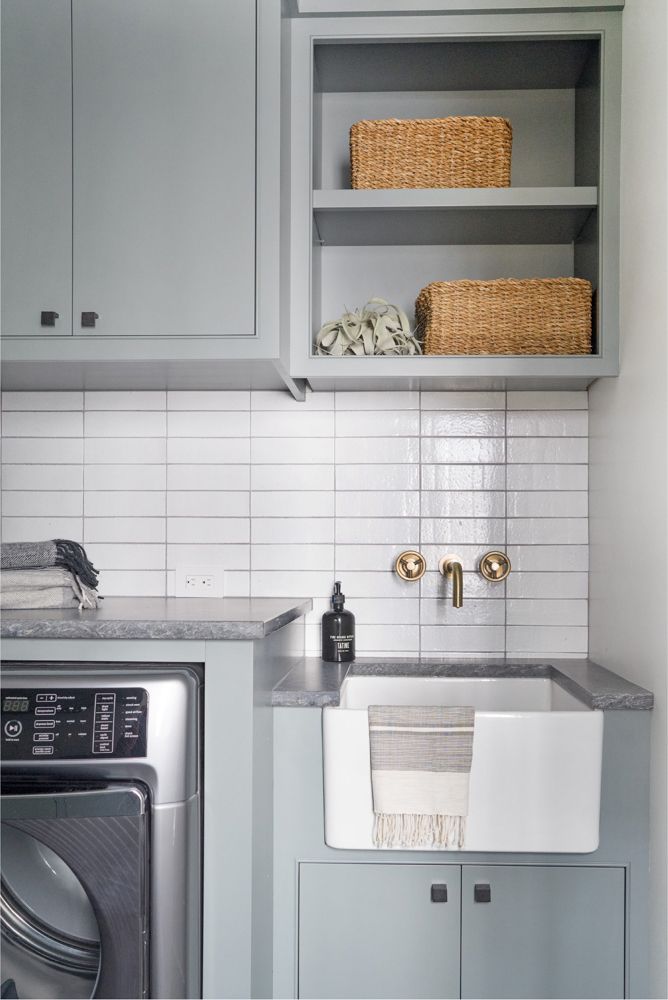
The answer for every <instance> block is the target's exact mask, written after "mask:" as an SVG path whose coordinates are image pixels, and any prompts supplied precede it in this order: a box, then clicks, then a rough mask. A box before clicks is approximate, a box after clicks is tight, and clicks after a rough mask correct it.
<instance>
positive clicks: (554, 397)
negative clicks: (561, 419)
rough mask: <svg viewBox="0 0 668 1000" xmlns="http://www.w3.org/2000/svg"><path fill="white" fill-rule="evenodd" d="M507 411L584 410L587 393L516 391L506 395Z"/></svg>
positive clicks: (586, 403)
mask: <svg viewBox="0 0 668 1000" xmlns="http://www.w3.org/2000/svg"><path fill="white" fill-rule="evenodd" d="M506 405H507V407H508V409H509V410H586V409H587V407H588V405H589V398H588V396H587V391H586V390H582V391H581V392H541V391H529V392H527V391H518V392H509V393H508V402H507V404H506Z"/></svg>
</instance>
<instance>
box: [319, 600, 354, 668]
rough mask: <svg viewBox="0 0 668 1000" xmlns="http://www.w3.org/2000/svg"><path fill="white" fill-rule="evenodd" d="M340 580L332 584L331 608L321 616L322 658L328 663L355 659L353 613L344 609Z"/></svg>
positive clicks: (348, 661)
mask: <svg viewBox="0 0 668 1000" xmlns="http://www.w3.org/2000/svg"><path fill="white" fill-rule="evenodd" d="M345 600H346V598H345V595H344V594H342V593H341V581H340V580H337V581H336V583H335V584H334V593H333V594H332V610H331V611H325V613H324V615H323V616H322V658H323V660H326V661H327V662H328V663H350V662H351V661H352V660H354V659H355V615H354V614H352V612H350V611H345V610H344V607H343V605H344V603H345Z"/></svg>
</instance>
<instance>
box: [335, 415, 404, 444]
mask: <svg viewBox="0 0 668 1000" xmlns="http://www.w3.org/2000/svg"><path fill="white" fill-rule="evenodd" d="M419 433H420V414H419V413H418V412H417V410H400V411H399V412H395V411H394V410H362V411H361V412H360V413H357V412H351V411H348V410H338V411H337V413H336V436H337V437H342V438H346V437H347V438H359V439H360V440H364V439H365V438H374V437H380V438H385V437H412V436H413V435H415V434H419Z"/></svg>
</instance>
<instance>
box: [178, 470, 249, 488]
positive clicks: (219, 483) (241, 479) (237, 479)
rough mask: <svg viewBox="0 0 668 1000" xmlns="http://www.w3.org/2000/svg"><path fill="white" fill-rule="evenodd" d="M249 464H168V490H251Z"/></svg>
mask: <svg viewBox="0 0 668 1000" xmlns="http://www.w3.org/2000/svg"><path fill="white" fill-rule="evenodd" d="M250 481H251V469H250V466H249V465H168V466H167V489H168V490H249V489H250Z"/></svg>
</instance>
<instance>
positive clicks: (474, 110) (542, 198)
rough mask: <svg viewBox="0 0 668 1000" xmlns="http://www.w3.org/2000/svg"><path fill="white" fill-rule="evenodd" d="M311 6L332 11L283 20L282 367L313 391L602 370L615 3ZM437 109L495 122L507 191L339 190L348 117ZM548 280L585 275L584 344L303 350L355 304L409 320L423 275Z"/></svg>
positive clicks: (610, 236) (615, 98) (495, 381)
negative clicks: (506, 161) (285, 204)
mask: <svg viewBox="0 0 668 1000" xmlns="http://www.w3.org/2000/svg"><path fill="white" fill-rule="evenodd" d="M309 2H310V0H309ZM311 6H312V7H313V13H318V14H325V13H328V12H329V13H332V12H333V10H334V8H337V9H339V12H340V13H341V16H331V17H327V16H313V17H308V16H295V17H294V18H293V19H292V22H291V92H292V102H291V119H290V127H291V154H292V155H291V234H290V235H291V287H290V310H291V324H290V326H291V335H292V343H291V356H290V371H291V374H292V375H293V376H294V377H302V378H307V379H308V380H309V382H310V384H311V386H312V387H313V388H314V389H323V390H331V389H333V388H339V389H373V388H376V389H381V388H402V387H403V388H406V387H407V386H408V385H410V386H411V387H413V388H417V387H422V388H425V389H429V388H433V389H438V388H443V389H447V388H453V389H466V388H490V389H494V388H495V389H498V388H513V387H517V388H545V389H550V388H551V389H556V388H578V387H579V388H583V387H585V386H587V385H588V384H589V383H590V382H592V381H593V380H594V379H596V378H598V377H599V376H603V375H615V374H617V372H618V369H619V352H618V328H619V318H618V294H619V293H618V289H619V280H618V258H619V231H618V230H619V119H620V80H621V75H620V70H621V15H620V13H619V12H618V11H617V12H616V11H612V10H608V11H605V10H601V9H599V10H594V9H592V5H591V4H587V8H588V9H584V7H582V6H581V7H580V9H579V10H578V9H573V8H575V7H577V5H570V6H571V9H569V8H568V6H567V5H565V4H564V5H560V4H555V3H552V2H550V4H549V7H550V8H551V9H549V10H547V9H546V8H545V7H542V6H541V5H540V4H535V5H528V4H522V7H523V8H528V12H527V10H525V11H524V12H523V13H516V12H513V9H512V6H511V5H504V4H501V3H497V4H480V12H478V13H466V14H464V13H461V8H462V6H463V5H462V4H461V3H460V4H458V5H457V11H459V12H457V11H456V10H455V7H454V6H452V5H448V4H444V5H443V6H444V7H445V8H448V7H450V13H429V12H428V11H431V10H435V9H436V8H437V7H438V6H439V5H438V3H434V4H426V5H424V6H425V11H424V14H423V16H421V17H415V16H411V15H409V14H407V13H406V12H405V11H404V10H403V9H400V7H399V5H393V4H387V5H385V4H384V3H383V2H377V3H372V4H367V5H366V6H365V9H364V11H363V12H362V11H359V10H358V13H366V14H368V15H369V16H356V17H352V16H345V15H344V14H343V13H342V11H343V8H344V7H345V6H346V4H344V3H343V2H341V3H321V4H318V5H317V6H318V9H317V11H316V10H315V6H316V4H315V3H313V4H311ZM405 6H410V7H411V8H414V5H412V4H411V5H405ZM477 6H478V5H477V4H475V3H472V4H467V5H466V9H467V10H469V9H470V10H472V11H473V10H474V9H476V7H477ZM367 7H368V8H369V9H366V8H367ZM483 7H484V8H486V11H485V12H483V11H482V8H483ZM371 8H373V11H372V9H371ZM385 8H387V9H385ZM390 8H392V10H391V11H390ZM395 8H396V9H395ZM492 8H496V9H492ZM356 10H357V8H356ZM500 11H504V12H500ZM505 11H507V12H505ZM389 13H391V14H392V15H393V16H383V14H385V15H387V14H389ZM374 15H378V16H374ZM449 115H482V116H485V115H499V116H502V117H505V118H508V119H509V120H510V122H511V125H512V129H513V149H512V169H511V174H512V177H511V186H510V187H508V188H499V189H489V188H477V189H475V188H458V189H442V188H440V189H439V188H437V189H422V190H407V189H384V190H353V189H351V178H350V167H349V157H350V153H349V133H350V128H351V126H352V125H353V124H354V123H355V122H357V121H361V120H368V119H371V120H373V119H388V118H400V119H413V118H439V117H445V116H449ZM557 277H576V278H584V279H586V280H588V281H590V282H591V284H592V287H593V291H594V323H593V337H592V353H591V354H583V355H554V356H550V355H544V356H530V355H520V356H511V355H487V356H485V355H479V356H466V355H451V356H446V355H438V356H429V357H422V356H413V357H359V358H358V357H351V356H347V357H318V356H315V355H314V350H313V344H314V340H315V337H316V335H317V332H318V330H319V329H320V327H321V326H322V324H323V323H326V322H328V321H331V320H335V319H337V318H338V317H339V316H341V314H342V313H343V312H344V311H345V310H347V309H352V308H355V307H361V306H363V305H364V303H365V302H367V301H368V300H369V299H370V298H372V297H380V298H383V299H386V300H388V301H390V302H393V303H395V304H397V305H399V306H400V307H401V308H403V309H404V310H405V311H406V313H407V314H408V316H409V319H410V321H411V323H414V320H415V300H416V298H417V295H418V294H419V292H420V290H421V288H423V287H424V286H425V285H427V284H429V283H430V282H433V281H453V280H461V279H473V280H489V279H495V278H557Z"/></svg>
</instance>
